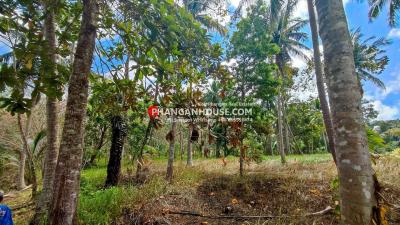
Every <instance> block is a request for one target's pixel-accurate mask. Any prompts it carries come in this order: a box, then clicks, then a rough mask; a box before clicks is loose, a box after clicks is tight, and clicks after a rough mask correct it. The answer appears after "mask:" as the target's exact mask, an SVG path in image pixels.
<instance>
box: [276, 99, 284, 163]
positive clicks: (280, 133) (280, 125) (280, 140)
mask: <svg viewBox="0 0 400 225" xmlns="http://www.w3.org/2000/svg"><path fill="white" fill-rule="evenodd" d="M277 114H278V116H277V117H278V135H277V137H278V141H277V142H278V150H279V154H280V155H281V162H282V164H285V163H286V154H285V150H284V144H283V121H282V120H283V119H282V96H281V93H280V92H279V93H278V101H277Z"/></svg>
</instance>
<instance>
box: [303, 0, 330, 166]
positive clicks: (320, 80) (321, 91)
mask: <svg viewBox="0 0 400 225" xmlns="http://www.w3.org/2000/svg"><path fill="white" fill-rule="evenodd" d="M307 4H308V14H309V17H310V27H311V36H312V43H313V48H314V64H315V76H316V80H317V89H318V97H319V101H320V103H321V109H322V117H323V119H324V125H325V129H326V134H327V136H328V151H329V152H330V153H331V154H332V157H333V160H334V162H335V163H336V154H335V142H334V136H333V135H334V132H333V124H332V119H331V112H330V109H329V105H328V100H327V99H328V98H327V96H326V92H325V86H324V74H323V71H322V63H321V53H320V51H319V40H318V26H317V18H316V15H315V9H314V3H313V0H307Z"/></svg>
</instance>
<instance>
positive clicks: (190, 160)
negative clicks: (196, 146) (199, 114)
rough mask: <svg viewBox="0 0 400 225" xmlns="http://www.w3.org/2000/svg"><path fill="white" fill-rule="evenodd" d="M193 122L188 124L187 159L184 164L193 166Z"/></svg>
mask: <svg viewBox="0 0 400 225" xmlns="http://www.w3.org/2000/svg"><path fill="white" fill-rule="evenodd" d="M192 132H193V124H192V123H190V124H189V137H188V143H187V161H186V166H193V143H192V138H191V137H192Z"/></svg>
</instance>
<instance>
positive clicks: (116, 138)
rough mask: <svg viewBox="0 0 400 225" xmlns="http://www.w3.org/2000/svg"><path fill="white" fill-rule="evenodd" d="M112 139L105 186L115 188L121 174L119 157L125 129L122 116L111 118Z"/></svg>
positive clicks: (122, 146)
mask: <svg viewBox="0 0 400 225" xmlns="http://www.w3.org/2000/svg"><path fill="white" fill-rule="evenodd" d="M111 127H112V137H111V148H110V158H109V160H108V165H107V179H106V183H105V186H106V187H110V186H116V185H118V183H119V178H120V174H121V157H122V150H123V148H124V142H125V137H126V134H127V133H126V127H125V122H124V119H123V117H122V116H113V118H112V119H111Z"/></svg>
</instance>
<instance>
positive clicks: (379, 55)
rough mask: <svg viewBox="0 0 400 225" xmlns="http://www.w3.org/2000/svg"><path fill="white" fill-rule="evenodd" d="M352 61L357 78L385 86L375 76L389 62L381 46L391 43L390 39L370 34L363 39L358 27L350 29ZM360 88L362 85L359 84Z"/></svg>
mask: <svg viewBox="0 0 400 225" xmlns="http://www.w3.org/2000/svg"><path fill="white" fill-rule="evenodd" d="M350 36H351V41H352V43H353V48H354V50H353V54H354V63H355V67H356V74H357V78H358V80H359V81H360V82H361V80H364V81H371V82H372V83H374V84H375V85H376V86H378V87H380V88H383V89H384V88H385V84H384V83H383V81H382V80H380V79H379V78H377V77H376V75H379V74H381V73H382V72H383V70H384V69H385V68H386V66H387V65H388V63H389V58H388V56H386V55H383V54H384V53H385V52H386V51H385V50H384V49H382V48H383V47H385V46H387V45H389V44H390V43H391V41H390V40H387V39H385V38H379V39H377V38H376V37H374V36H372V37H369V38H367V39H365V40H363V34H362V33H361V30H360V28H357V29H356V30H354V31H352V32H351V34H350ZM360 88H361V89H362V87H361V86H360Z"/></svg>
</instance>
